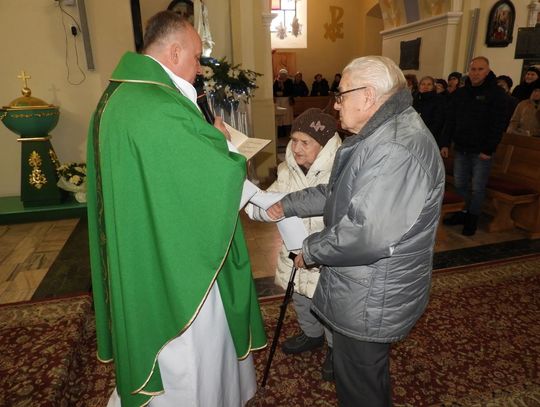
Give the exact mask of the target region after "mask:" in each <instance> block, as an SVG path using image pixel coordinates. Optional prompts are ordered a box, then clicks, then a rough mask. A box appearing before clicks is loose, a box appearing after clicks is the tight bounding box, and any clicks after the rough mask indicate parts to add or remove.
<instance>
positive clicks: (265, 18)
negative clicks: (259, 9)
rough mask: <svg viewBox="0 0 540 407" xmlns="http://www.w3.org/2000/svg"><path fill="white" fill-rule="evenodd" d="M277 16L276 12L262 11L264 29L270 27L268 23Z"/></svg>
mask: <svg viewBox="0 0 540 407" xmlns="http://www.w3.org/2000/svg"><path fill="white" fill-rule="evenodd" d="M276 17H277V14H276V13H262V21H263V25H264V27H265V28H266V29H270V24H272V20H273V19H274V18H276Z"/></svg>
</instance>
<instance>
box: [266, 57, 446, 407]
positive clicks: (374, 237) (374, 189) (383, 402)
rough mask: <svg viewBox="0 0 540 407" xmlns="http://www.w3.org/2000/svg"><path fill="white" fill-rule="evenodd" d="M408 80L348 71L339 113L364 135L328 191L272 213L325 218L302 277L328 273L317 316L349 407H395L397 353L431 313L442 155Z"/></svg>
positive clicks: (367, 67) (322, 188) (386, 63)
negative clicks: (392, 359) (330, 338)
mask: <svg viewBox="0 0 540 407" xmlns="http://www.w3.org/2000/svg"><path fill="white" fill-rule="evenodd" d="M411 102H412V99H411V95H410V92H409V91H408V90H407V83H406V81H405V78H404V77H403V73H402V72H401V71H400V70H399V68H398V67H397V66H396V64H395V63H394V62H392V61H391V60H390V59H388V58H385V57H379V56H369V57H362V58H358V59H355V60H354V61H352V62H351V63H350V64H349V65H347V67H346V68H345V69H344V71H343V77H342V80H341V83H340V86H339V93H337V94H336V102H335V106H334V107H335V108H336V110H338V111H339V113H340V119H341V125H342V127H343V128H345V129H347V130H349V131H351V132H352V133H354V136H351V137H349V138H347V139H346V140H345V141H344V142H343V145H342V147H341V148H340V149H339V150H338V151H337V154H336V159H335V162H334V166H333V169H332V174H331V176H330V180H329V182H328V184H326V185H319V186H316V187H311V188H307V189H304V190H301V191H298V192H293V193H291V194H289V195H287V196H285V197H284V198H283V199H282V200H281V202H278V203H277V204H275V205H274V206H273V207H271V208H270V209H269V210H268V214H269V215H270V217H271V218H273V219H279V218H281V217H283V216H286V217H289V216H299V217H308V216H317V215H321V214H323V215H324V223H325V227H324V229H323V230H322V231H320V232H317V233H314V234H312V235H310V236H309V237H308V238H307V239H306V240H305V241H304V244H303V248H302V252H301V254H300V255H299V256H297V258H296V261H295V262H296V265H297V266H298V267H305V265H307V266H310V265H318V266H320V273H321V274H320V279H319V284H318V286H317V289H316V291H315V294H314V297H313V303H312V310H313V311H314V312H315V313H316V314H317V315H318V316H319V317H320V318H321V319H322V321H323V322H324V323H325V324H327V325H328V326H329V327H331V328H332V329H333V331H334V350H333V363H334V373H335V378H336V389H337V394H338V399H339V404H340V406H355V407H359V406H361V407H379V406H381V407H382V406H384V407H386V406H391V405H392V392H391V387H390V374H389V352H390V344H391V343H392V342H396V341H399V340H400V339H403V338H404V337H405V336H406V335H407V334H408V332H409V331H410V330H411V329H412V327H413V326H414V324H415V323H416V321H417V320H418V319H419V318H420V316H421V315H422V313H423V312H424V310H425V308H426V306H427V303H428V299H429V290H430V285H431V270H432V264H433V247H434V244H435V232H436V229H437V224H438V219H439V215H440V208H441V202H442V198H443V193H444V170H443V164H442V160H441V157H440V153H439V149H438V147H437V144H436V143H435V139H434V138H433V136H432V135H431V134H430V132H429V130H428V129H427V127H426V126H425V124H424V122H423V121H422V119H421V118H420V116H419V115H418V114H417V113H416V112H415V110H414V109H413V108H412V107H411Z"/></svg>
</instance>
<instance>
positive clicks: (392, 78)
mask: <svg viewBox="0 0 540 407" xmlns="http://www.w3.org/2000/svg"><path fill="white" fill-rule="evenodd" d="M345 74H348V75H349V76H350V77H351V80H352V82H353V84H354V86H370V87H372V88H373V89H375V96H376V98H377V101H380V99H381V98H382V99H387V98H388V97H389V96H391V95H393V94H394V93H396V92H397V91H398V90H400V89H405V88H406V87H407V81H406V80H405V76H403V72H401V69H399V67H398V66H397V65H396V63H395V62H394V61H392V60H391V59H390V58H387V57H382V56H377V55H370V56H365V57H360V58H356V59H354V60H352V61H351V62H350V63H349V64H348V65H347V66H346V67H345V69H343V75H345Z"/></svg>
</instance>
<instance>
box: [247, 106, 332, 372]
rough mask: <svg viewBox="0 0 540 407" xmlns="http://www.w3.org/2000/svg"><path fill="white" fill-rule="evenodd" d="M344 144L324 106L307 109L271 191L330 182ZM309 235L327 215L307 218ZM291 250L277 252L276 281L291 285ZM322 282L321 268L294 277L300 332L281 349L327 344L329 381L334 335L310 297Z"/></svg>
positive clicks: (256, 215) (253, 211)
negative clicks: (316, 313)
mask: <svg viewBox="0 0 540 407" xmlns="http://www.w3.org/2000/svg"><path fill="white" fill-rule="evenodd" d="M340 146H341V138H340V137H339V135H338V133H337V123H336V120H335V119H334V118H333V117H332V116H330V115H328V114H326V113H323V111H322V110H320V109H316V108H313V109H308V110H306V111H305V112H304V113H302V114H301V115H300V116H298V117H297V118H296V119H295V120H294V122H293V124H292V129H291V140H290V142H289V144H288V145H287V151H286V154H285V161H284V162H282V163H281V164H280V165H279V166H278V173H277V175H278V176H277V180H276V181H275V182H274V183H273V184H272V185H271V186H270V187H269V188H268V189H267V191H272V192H286V193H288V192H294V191H298V190H301V189H304V188H307V187H312V186H316V185H319V184H326V183H328V179H329V177H330V172H331V170H332V164H333V162H334V156H335V154H336V151H337V149H338V148H339V147H340ZM246 212H247V213H248V215H249V216H250V217H251V218H252V219H255V220H261V221H272V220H270V219H269V218H268V216H267V215H266V213H265V212H264V211H263V210H262V209H259V208H257V207H256V206H253V205H252V204H248V206H247V207H246ZM304 225H305V227H306V231H307V233H308V235H309V234H312V233H314V232H319V231H321V230H322V229H323V227H324V224H323V218H322V217H319V216H318V217H312V218H306V219H304ZM288 255H289V252H288V250H287V248H286V247H285V245H282V247H281V251H280V253H279V255H278V261H277V271H276V278H275V282H276V284H277V285H279V286H281V287H283V288H284V289H286V288H287V284H288V282H289V278H290V273H291V270H292V265H293V263H292V261H291V260H290V259H289V258H288ZM318 281H319V269H317V268H311V269H298V271H297V273H296V277H295V293H294V294H293V304H294V308H295V311H296V314H297V318H298V323H299V325H300V328H301V330H302V332H300V333H299V334H298V335H295V336H293V337H290V338H288V339H287V340H286V341H285V342H284V344H283V346H282V350H283V352H284V353H286V354H297V353H301V352H305V351H309V350H312V349H315V348H318V347H320V346H323V344H324V338H325V337H326V342H327V344H328V352H327V355H326V360H325V361H324V363H323V366H322V376H323V378H324V379H325V380H331V379H332V378H333V369H332V334H331V332H330V331H329V330H328V329H326V328H325V327H324V326H323V325H322V324H321V322H320V321H319V320H318V319H317V317H315V315H314V314H313V313H312V312H311V310H310V307H311V298H312V297H313V293H314V291H315V287H316V286H317V282H318Z"/></svg>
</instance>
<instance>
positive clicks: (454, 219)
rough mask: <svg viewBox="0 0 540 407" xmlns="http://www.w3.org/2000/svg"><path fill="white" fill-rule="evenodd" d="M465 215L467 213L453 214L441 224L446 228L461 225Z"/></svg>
mask: <svg viewBox="0 0 540 407" xmlns="http://www.w3.org/2000/svg"><path fill="white" fill-rule="evenodd" d="M466 214H467V212H455V213H453V214H452V215H451V216H450V217H448V218H446V219H444V220H443V223H444V224H445V225H448V226H454V225H463V224H464V223H465V215H466Z"/></svg>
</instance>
